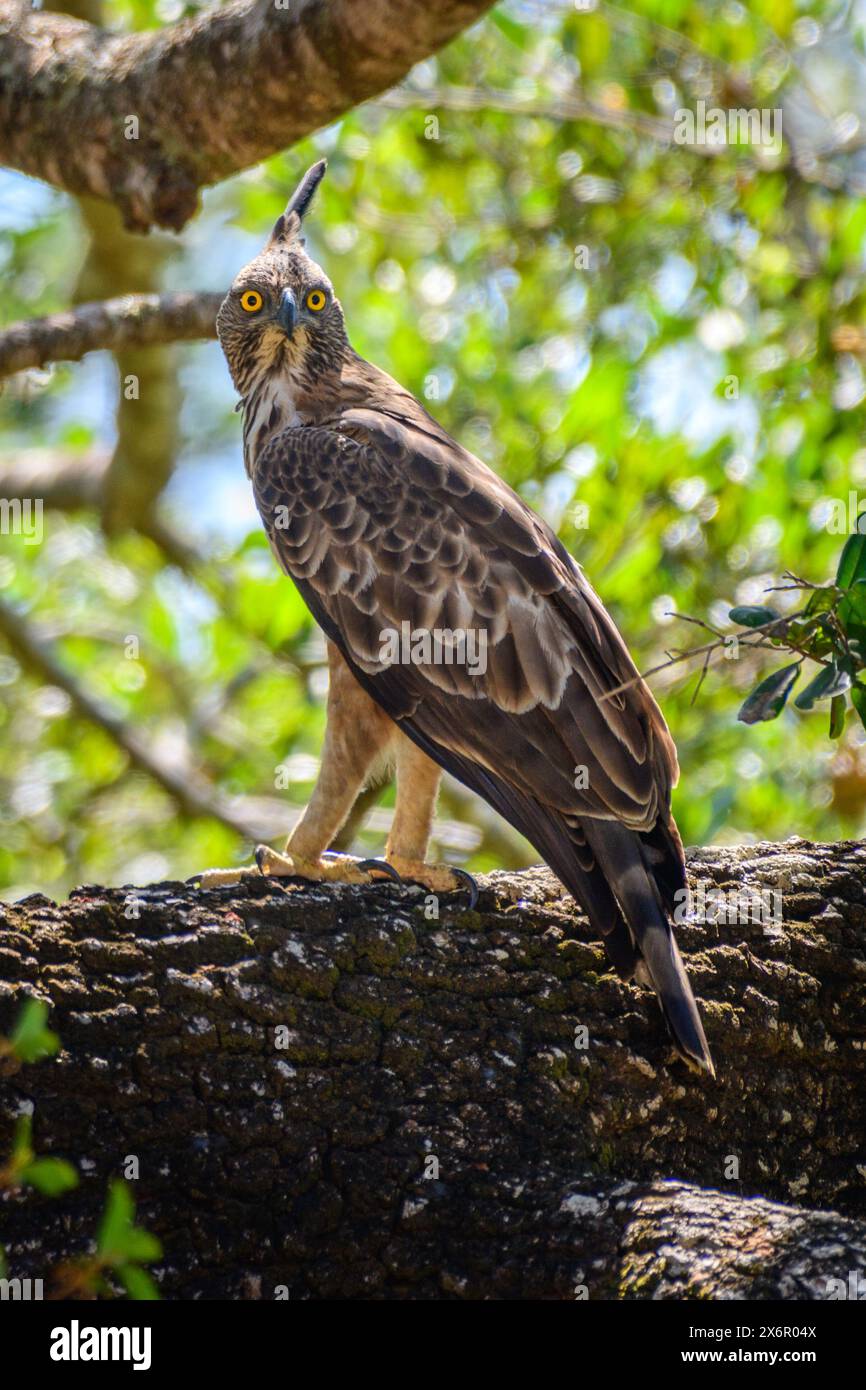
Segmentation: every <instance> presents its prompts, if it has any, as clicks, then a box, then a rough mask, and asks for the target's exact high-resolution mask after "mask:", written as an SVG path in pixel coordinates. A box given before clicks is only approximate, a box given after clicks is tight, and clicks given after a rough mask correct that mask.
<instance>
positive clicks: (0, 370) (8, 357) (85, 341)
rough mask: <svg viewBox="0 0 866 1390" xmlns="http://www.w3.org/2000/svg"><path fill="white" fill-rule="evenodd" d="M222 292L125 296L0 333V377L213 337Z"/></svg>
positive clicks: (11, 327) (14, 324) (14, 325)
mask: <svg viewBox="0 0 866 1390" xmlns="http://www.w3.org/2000/svg"><path fill="white" fill-rule="evenodd" d="M222 300H223V295H222V294H187V293H178V294H127V295H121V297H120V298H119V299H104V300H100V301H97V302H95V303H92V304H82V305H80V306H79V307H78V308H77V309H67V310H65V311H64V312H62V313H59V314H47V315H46V316H45V317H44V318H37V319H22V320H21V321H20V322H19V323H13V324H10V325H9V327H8V328H4V329H2V330H0V377H3V376H11V375H12V373H13V372H23V371H26V370H27V369H28V368H31V367H42V366H44V365H45V363H46V362H59V361H64V362H77V361H79V360H80V359H81V358H82V357H83V356H84V355H85V353H87V352H95V351H97V350H98V349H100V348H107V349H109V350H111V351H112V352H114V351H117V350H118V349H120V348H128V347H146V346H149V345H150V344H153V343H171V342H178V341H182V340H185V341H189V340H192V339H195V338H215V337H216V326H215V320H216V315H217V310H218V309H219V306H220V304H221V303H222Z"/></svg>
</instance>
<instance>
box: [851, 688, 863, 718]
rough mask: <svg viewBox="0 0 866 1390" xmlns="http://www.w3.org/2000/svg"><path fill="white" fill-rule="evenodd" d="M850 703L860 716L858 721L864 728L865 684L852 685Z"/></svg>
mask: <svg viewBox="0 0 866 1390" xmlns="http://www.w3.org/2000/svg"><path fill="white" fill-rule="evenodd" d="M851 703H852V705H853V706H854V708H855V710H856V711H857V713H858V714H859V716H860V723H861V724H862V725H863V728H864V729H866V686H864V685H852V687H851Z"/></svg>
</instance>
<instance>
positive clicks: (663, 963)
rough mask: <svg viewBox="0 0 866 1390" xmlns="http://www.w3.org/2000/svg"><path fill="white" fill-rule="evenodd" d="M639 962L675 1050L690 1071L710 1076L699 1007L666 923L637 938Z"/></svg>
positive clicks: (711, 1067) (711, 1070)
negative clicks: (638, 942) (640, 958)
mask: <svg viewBox="0 0 866 1390" xmlns="http://www.w3.org/2000/svg"><path fill="white" fill-rule="evenodd" d="M640 948H641V954H642V956H643V962H642V964H643V965H644V967H645V970H646V974H647V976H648V980H647V983H649V984H651V985H652V987H653V989H654V990H655V992H656V994H657V995H658V999H659V1003H660V1004H661V1008H662V1013H663V1014H664V1016H665V1020H666V1022H667V1025H668V1028H669V1029H670V1032H671V1036H672V1037H673V1040H674V1045H675V1046H676V1049H677V1052H678V1053H679V1054H680V1056H681V1057H682V1059H683V1061H684V1062H685V1063H686V1064H687V1065H688V1066H689V1067H690V1068H691V1069H692V1070H693V1071H703V1072H707V1074H708V1075H709V1076H711V1077H713V1078H715V1075H716V1068H715V1066H714V1064H713V1059H712V1056H711V1054H710V1049H709V1045H708V1043H707V1039H706V1035H705V1033H704V1026H703V1024H702V1023H701V1016H700V1014H699V1013H698V1006H697V1004H696V1002H695V996H694V994H693V993H692V987H691V985H690V984H689V977H688V975H687V974H686V970H685V966H684V965H683V961H682V956H681V955H680V952H679V947H678V946H677V943H676V941H675V939H674V936H673V932H672V931H671V930H670V927H669V926H668V925H667V923H665V924H664V926H662V925H661V924H659V925H658V926H652V927H650V928H648V929H647V930H645V931H644V933H643V934H642V937H641V941H640Z"/></svg>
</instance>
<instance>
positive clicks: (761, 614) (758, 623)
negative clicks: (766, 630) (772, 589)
mask: <svg viewBox="0 0 866 1390" xmlns="http://www.w3.org/2000/svg"><path fill="white" fill-rule="evenodd" d="M779 616H780V615H779V614H778V613H777V612H776V611H775V610H774V609H772V608H756V607H752V606H750V605H746V606H745V607H743V608H732V609H731V611H730V613H729V614H728V617H729V618H730V620H731V622H732V623H739V625H740V627H763V626H764V624H765V623H772V622H773V621H774V620H775V619H776V618H778V617H779Z"/></svg>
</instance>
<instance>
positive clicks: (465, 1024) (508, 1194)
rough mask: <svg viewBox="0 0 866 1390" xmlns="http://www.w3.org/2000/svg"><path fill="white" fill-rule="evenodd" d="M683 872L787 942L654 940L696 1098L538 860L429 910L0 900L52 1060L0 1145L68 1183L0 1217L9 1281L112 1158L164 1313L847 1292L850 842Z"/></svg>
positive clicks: (131, 897) (856, 1014) (854, 871)
mask: <svg viewBox="0 0 866 1390" xmlns="http://www.w3.org/2000/svg"><path fill="white" fill-rule="evenodd" d="M690 874H691V877H692V881H693V884H696V885H700V884H704V885H708V886H709V887H710V888H722V889H724V890H725V891H726V892H729V893H737V892H739V893H740V895H741V896H740V898H739V899H738V902H739V903H740V905H741V906H742V901H743V899H742V893H743V891H744V890H752V891H756V892H759V893H765V894H766V893H772V894H777V895H779V896H778V897H777V898H776V899H775V900H773V905H774V906H776V907H779V906H781V908H782V913H783V919H784V920H783V921H782V922H781V923H780V922H778V921H769V922H767V921H765V922H761V921H754V920H749V921H723V920H721V921H717V922H715V923H712V922H711V923H708V924H705V925H700V924H697V923H696V924H686V925H684V926H683V927H682V928H681V929H680V932H679V936H680V940H681V942H682V945H683V949H684V953H685V954H686V956H687V959H688V966H689V970H690V974H691V977H692V980H693V982H694V984H695V988H696V992H697V994H698V996H699V998H700V1001H701V1006H702V1009H703V1013H704V1017H705V1020H706V1025H707V1033H708V1036H709V1040H710V1044H711V1047H712V1049H713V1052H714V1055H715V1059H716V1063H717V1066H718V1070H719V1078H718V1080H717V1081H716V1082H715V1083H714V1082H711V1081H710V1080H708V1079H707V1078H703V1077H696V1076H694V1075H692V1074H691V1073H689V1072H688V1071H687V1070H686V1069H685V1068H684V1067H683V1066H682V1064H680V1063H679V1062H677V1061H675V1060H674V1059H673V1054H672V1052H671V1049H670V1047H669V1046H668V1044H667V1041H666V1038H665V1034H664V1030H663V1027H662V1023H661V1019H660V1015H659V1012H658V1008H657V1005H656V1003H655V1000H654V998H653V996H652V995H651V994H648V993H646V992H645V991H641V990H638V989H636V988H633V987H631V986H627V985H623V984H621V983H620V982H619V981H618V980H617V979H616V978H614V977H613V976H611V975H610V974H609V973H608V972H607V970H606V967H605V964H604V959H603V955H602V952H601V950H600V948H599V946H598V945H597V944H596V943H595V942H593V941H592V940H591V938H590V936H589V934H588V929H587V927H586V924H585V923H584V922H583V921H582V920H581V919H580V918H578V917H577V916H576V915H575V913H574V910H573V906H572V904H571V900H570V899H568V898H567V897H565V896H563V895H562V892H561V890H560V889H559V886H558V884H557V883H556V881H555V880H554V879H553V878H552V877H551V876H550V875H549V874H548V873H547V872H546V871H545V870H541V869H538V870H528V871H526V872H524V873H521V874H513V875H506V874H498V875H492V876H491V877H490V879H488V880H486V881H485V883H484V885H483V889H482V895H481V898H480V900H479V904H478V907H477V908H476V910H475V911H472V912H470V911H468V910H466V906H465V899H461V898H460V897H459V896H454V897H443V898H442V900H441V903H440V904H439V911H440V915H439V917H438V919H437V918H431V917H429V916H428V915H427V913H428V912H429V911H431V910H432V908H433V906H434V904H433V903H432V902H431V901H430V900H429V899H428V898H427V897H426V895H425V894H424V893H423V892H422V891H421V890H418V889H415V890H410V889H406V890H399V889H397V888H395V887H393V886H386V885H385V886H382V887H378V886H377V887H375V888H370V889H350V888H338V889H327V890H325V889H323V888H321V887H318V886H312V885H301V884H286V883H283V884H280V883H278V882H276V881H275V880H268V881H266V880H262V881H261V883H259V882H251V883H249V884H247V885H245V886H244V887H242V888H224V889H221V890H218V891H213V892H209V893H202V892H200V891H197V890H196V889H194V888H191V887H190V886H188V885H182V884H160V885H155V886H153V887H149V888H145V889H136V890H122V889H104V888H82V889H79V890H77V891H76V892H75V893H74V894H73V895H72V896H71V897H70V900H69V902H68V903H66V904H62V905H56V904H54V903H52V902H50V901H48V900H47V899H45V898H41V897H31V898H29V899H26V900H24V901H23V902H21V903H19V904H17V905H14V906H7V907H6V908H5V909H4V911H3V915H2V918H0V924H2V925H0V977H2V979H3V980H4V981H5V983H4V984H3V985H2V986H0V1030H5V1031H8V1030H9V1029H10V1028H11V1025H12V1021H13V1019H14V1017H15V1015H16V1013H17V1010H18V1007H19V1005H20V1003H21V1000H22V998H23V997H25V996H27V995H30V994H38V995H40V996H42V997H44V998H46V999H48V1000H50V1002H51V1004H52V1006H53V1012H52V1026H53V1027H54V1028H55V1029H56V1030H57V1031H58V1033H59V1034H60V1037H61V1040H62V1044H63V1050H62V1053H61V1054H60V1055H59V1056H58V1057H57V1058H55V1059H53V1060H50V1061H43V1062H40V1063H38V1064H34V1065H30V1066H26V1067H23V1068H21V1069H20V1070H18V1071H17V1072H16V1073H15V1074H14V1075H11V1076H8V1077H7V1079H6V1080H5V1082H4V1083H3V1089H2V1107H0V1109H2V1118H0V1153H2V1152H3V1151H4V1149H3V1146H4V1145H8V1143H9V1139H10V1135H11V1129H12V1126H13V1122H14V1117H15V1115H16V1113H18V1112H19V1111H20V1109H21V1107H29V1106H32V1107H33V1111H34V1138H35V1142H36V1147H37V1150H38V1152H40V1153H55V1154H58V1155H63V1156H65V1157H67V1158H69V1159H71V1160H73V1161H74V1162H76V1163H77V1164H78V1165H79V1166H80V1167H81V1169H82V1174H83V1178H82V1183H81V1185H80V1187H79V1188H78V1189H77V1190H76V1191H75V1192H73V1193H71V1194H69V1195H68V1196H65V1197H63V1198H62V1199H56V1200H51V1201H49V1200H47V1199H42V1198H37V1197H35V1196H34V1195H32V1194H31V1195H27V1194H17V1195H14V1196H12V1197H8V1196H7V1199H6V1201H5V1203H4V1204H3V1206H2V1209H0V1228H2V1229H0V1241H2V1242H3V1243H4V1244H5V1245H6V1247H7V1251H8V1254H9V1263H10V1266H11V1269H12V1272H13V1273H14V1274H17V1275H19V1276H21V1277H25V1276H27V1275H30V1276H31V1277H44V1278H48V1277H49V1271H50V1268H51V1267H52V1266H53V1265H54V1264H55V1263H56V1262H57V1261H58V1260H59V1259H60V1258H64V1257H69V1256H70V1255H71V1254H73V1253H75V1252H76V1251H83V1250H84V1249H86V1248H87V1240H88V1238H89V1237H90V1236H92V1233H93V1231H94V1230H95V1226H96V1221H97V1217H98V1212H99V1210H100V1207H101V1203H102V1200H103V1195H104V1187H105V1180H106V1179H107V1178H108V1177H109V1176H110V1175H112V1174H119V1173H120V1172H121V1170H122V1166H123V1164H124V1161H125V1160H126V1159H127V1158H128V1156H131V1155H135V1156H136V1157H137V1158H138V1160H139V1164H140V1176H139V1178H138V1181H137V1183H136V1184H135V1194H136V1197H137V1199H138V1204H139V1213H140V1217H141V1219H142V1220H143V1221H144V1223H145V1224H146V1225H147V1226H148V1227H149V1228H150V1229H152V1230H154V1231H155V1232H156V1233H157V1234H159V1236H160V1237H161V1239H162V1241H163V1243H164V1247H165V1261H164V1265H163V1267H162V1269H161V1271H160V1279H161V1283H162V1287H163V1291H164V1294H165V1295H166V1296H167V1297H174V1298H188V1297H193V1296H201V1297H232V1298H235V1297H241V1298H243V1297H265V1298H270V1297H274V1296H275V1290H277V1289H278V1288H280V1287H283V1288H287V1289H288V1290H289V1292H290V1294H291V1296H292V1297H322V1296H334V1295H347V1296H355V1297H404V1298H405V1297H408V1298H413V1297H414V1298H432V1297H463V1298H477V1297H485V1296H486V1297H494V1298H497V1297H518V1298H528V1297H544V1298H573V1297H576V1296H581V1295H582V1293H583V1291H584V1290H585V1291H586V1293H587V1294H588V1296H589V1297H590V1298H608V1297H636V1298H646V1297H703V1298H706V1297H716V1298H718V1297H722V1296H728V1297H730V1296H738V1297H746V1298H763V1297H786V1298H822V1297H826V1296H827V1294H828V1289H829V1288H830V1287H831V1286H830V1285H828V1280H831V1279H835V1280H841V1281H848V1279H849V1276H850V1273H851V1271H852V1270H855V1271H856V1270H861V1271H862V1270H863V1269H864V1268H866V1264H864V1261H866V1153H864V1141H863V1134H864V1118H866V1085H864V1081H866V1011H864V1004H866V847H864V846H863V845H859V844H843V845H812V844H809V843H807V842H805V841H795V842H790V843H787V844H784V845H758V846H752V847H748V848H734V849H711V850H700V851H696V852H694V853H692V855H691V856H690ZM767 904H768V900H767V899H766V898H765V899H764V905H765V906H767ZM136 914H137V915H136ZM583 1028H585V1029H586V1030H587V1036H586V1039H585V1040H584V1038H583V1036H582V1034H581V1031H580V1030H581V1029H583ZM280 1030H282V1031H280ZM584 1041H585V1042H586V1046H585V1047H584V1046H581V1044H582V1043H583V1042H584ZM576 1044H577V1045H576ZM736 1174H738V1176H735V1175H736ZM821 1209H831V1210H830V1211H829V1212H828V1211H826V1210H824V1211H822V1210H821ZM836 1287H839V1286H836Z"/></svg>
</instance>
